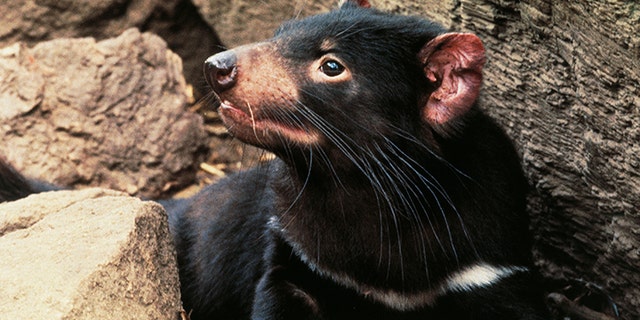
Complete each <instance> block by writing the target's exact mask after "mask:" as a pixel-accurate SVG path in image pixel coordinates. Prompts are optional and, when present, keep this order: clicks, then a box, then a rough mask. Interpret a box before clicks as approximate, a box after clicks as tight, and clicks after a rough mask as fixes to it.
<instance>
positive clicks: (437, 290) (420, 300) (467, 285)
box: [307, 261, 529, 311]
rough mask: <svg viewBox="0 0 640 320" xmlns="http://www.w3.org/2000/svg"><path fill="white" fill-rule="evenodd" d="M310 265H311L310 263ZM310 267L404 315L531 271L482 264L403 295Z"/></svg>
mask: <svg viewBox="0 0 640 320" xmlns="http://www.w3.org/2000/svg"><path fill="white" fill-rule="evenodd" d="M307 263H309V262H308V261H307ZM309 265H310V266H311V267H312V268H313V269H314V270H315V271H316V272H318V273H319V274H321V275H324V276H325V277H329V278H331V279H332V280H333V281H335V282H337V283H340V284H342V285H344V286H346V287H349V288H352V289H355V290H356V291H358V292H360V293H362V294H363V295H364V296H366V297H369V298H371V299H373V300H375V301H378V302H380V303H382V304H384V305H386V306H387V307H389V308H393V309H396V310H400V311H409V310H414V309H418V308H421V307H424V306H433V305H434V304H435V302H436V299H437V298H438V297H440V296H444V295H446V294H447V293H450V292H470V291H473V290H474V289H479V288H483V287H488V286H490V285H493V284H496V283H497V282H498V281H500V280H502V279H505V278H507V277H509V276H511V275H513V274H515V273H518V272H527V271H529V269H528V268H526V267H518V266H511V267H500V266H492V265H490V264H487V263H480V264H477V265H473V266H470V267H467V268H464V269H462V270H460V271H458V272H455V273H453V274H451V275H450V276H449V277H448V278H447V279H446V280H445V281H443V282H442V283H441V284H440V285H437V286H435V287H434V288H433V289H429V290H425V291H422V292H414V293H403V292H398V291H395V290H384V289H380V288H374V287H371V286H368V285H366V284H361V283H358V282H356V281H355V280H353V279H352V278H350V277H349V276H347V275H346V274H339V273H334V272H330V271H329V272H328V271H326V270H321V269H319V268H318V267H317V266H315V265H313V264H309Z"/></svg>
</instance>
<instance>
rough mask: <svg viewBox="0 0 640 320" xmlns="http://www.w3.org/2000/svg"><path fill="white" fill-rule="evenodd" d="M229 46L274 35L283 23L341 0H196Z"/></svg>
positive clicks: (205, 17)
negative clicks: (258, 0) (259, 0)
mask: <svg viewBox="0 0 640 320" xmlns="http://www.w3.org/2000/svg"><path fill="white" fill-rule="evenodd" d="M192 1H193V3H194V4H195V5H196V7H198V9H199V11H200V13H201V15H202V17H203V18H204V19H205V20H206V21H207V22H208V23H209V25H211V26H213V28H214V29H215V30H216V32H217V34H218V36H219V37H220V40H221V41H222V43H223V44H225V45H226V46H227V47H229V48H233V47H235V46H238V45H241V44H246V43H250V42H256V41H261V40H264V39H267V38H270V37H272V36H273V32H274V31H275V29H276V28H277V27H278V26H279V25H280V24H282V22H284V21H287V20H291V19H294V18H296V17H305V16H308V15H312V14H316V13H320V12H323V11H328V10H329V9H331V8H333V7H334V6H336V5H337V3H338V1H337V0H297V1H289V0H271V1H261V2H257V1H253V0H231V1H229V0H192Z"/></svg>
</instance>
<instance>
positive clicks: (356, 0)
mask: <svg viewBox="0 0 640 320" xmlns="http://www.w3.org/2000/svg"><path fill="white" fill-rule="evenodd" d="M347 2H348V3H353V4H356V5H357V6H358V7H363V8H371V3H369V1H367V0H342V1H340V6H342V5H344V4H345V3H347Z"/></svg>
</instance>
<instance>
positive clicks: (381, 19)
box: [204, 1, 485, 157]
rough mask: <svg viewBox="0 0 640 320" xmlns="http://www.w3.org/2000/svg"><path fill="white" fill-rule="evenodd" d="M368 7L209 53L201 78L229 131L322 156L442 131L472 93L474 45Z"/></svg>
mask: <svg viewBox="0 0 640 320" xmlns="http://www.w3.org/2000/svg"><path fill="white" fill-rule="evenodd" d="M369 7H370V5H369V3H368V1H346V2H345V3H344V4H343V5H341V7H340V8H339V9H337V10H334V11H332V12H329V13H326V14H321V15H317V16H311V17H308V18H305V19H302V20H293V21H288V22H285V23H284V24H283V25H282V26H281V27H280V28H279V29H278V30H277V31H276V33H275V35H274V37H273V38H271V39H269V40H266V41H263V42H259V43H253V44H249V45H245V46H241V47H238V48H235V49H232V50H228V51H225V52H222V53H219V54H216V55H214V56H212V57H210V58H208V59H207V60H206V62H205V67H204V69H205V70H204V71H205V76H206V79H207V82H208V83H209V84H210V86H211V87H212V88H213V91H214V92H215V94H216V95H217V97H218V98H219V100H220V102H221V104H220V109H219V113H220V114H221V117H222V119H223V121H224V123H225V124H226V126H227V128H228V130H229V131H230V132H231V133H232V134H233V135H234V136H235V137H237V138H238V139H240V140H242V141H244V142H246V143H249V144H253V145H256V146H259V147H262V148H265V149H267V150H270V151H272V152H275V153H276V154H279V155H281V156H283V155H285V154H286V155H289V156H290V155H292V154H296V153H297V152H298V151H302V153H304V152H307V151H308V150H322V151H323V152H324V153H325V154H327V155H328V156H329V157H332V155H334V154H340V155H343V156H344V155H345V154H346V155H347V157H349V154H350V153H357V150H358V149H360V148H362V147H363V145H366V148H374V146H375V145H379V144H381V143H383V142H384V141H385V140H389V139H392V140H393V139H394V137H398V136H403V137H419V138H418V140H429V139H433V135H442V136H446V135H448V134H451V133H452V132H453V131H454V130H453V128H455V127H456V124H457V122H459V121H461V118H464V116H465V114H467V113H468V112H469V110H471V109H472V106H473V105H474V104H475V101H476V99H477V97H478V94H479V89H480V85H481V80H482V67H483V64H484V61H485V57H484V48H483V45H482V43H481V42H480V40H479V39H478V37H476V36H475V35H472V34H466V33H447V32H445V30H444V29H442V28H441V27H440V26H439V25H437V24H434V23H431V22H429V21H427V20H425V19H422V18H417V17H408V16H399V15H390V14H386V13H383V12H380V11H377V10H375V9H371V8H369ZM405 140H406V139H405ZM423 142H424V141H423ZM433 148H434V149H437V146H434V147H433Z"/></svg>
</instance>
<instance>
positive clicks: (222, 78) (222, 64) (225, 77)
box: [204, 50, 238, 93]
mask: <svg viewBox="0 0 640 320" xmlns="http://www.w3.org/2000/svg"><path fill="white" fill-rule="evenodd" d="M236 61H237V58H236V54H235V53H234V52H233V51H231V50H228V51H223V52H220V53H218V54H215V55H213V56H211V57H209V58H208V59H207V60H206V61H205V62H204V76H205V78H206V79H207V83H209V86H211V88H213V91H215V92H216V93H221V92H223V91H225V90H227V89H229V88H231V87H233V85H235V83H236V76H237V74H238V68H237V66H236Z"/></svg>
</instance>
